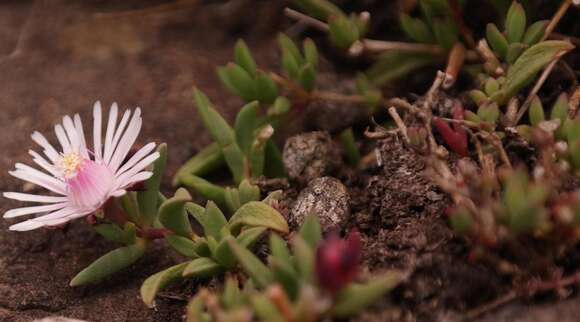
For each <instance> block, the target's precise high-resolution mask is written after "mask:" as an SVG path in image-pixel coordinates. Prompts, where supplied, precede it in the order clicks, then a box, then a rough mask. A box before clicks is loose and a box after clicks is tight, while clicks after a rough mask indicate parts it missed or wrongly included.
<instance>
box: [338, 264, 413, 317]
mask: <svg viewBox="0 0 580 322" xmlns="http://www.w3.org/2000/svg"><path fill="white" fill-rule="evenodd" d="M404 279H405V275H404V274H402V273H400V272H389V273H386V274H384V275H383V276H381V277H377V278H374V279H373V280H371V281H369V282H367V283H365V284H354V283H353V284H351V285H349V286H347V287H346V288H345V289H344V290H342V291H341V292H340V293H339V294H338V296H337V298H336V302H335V304H334V306H333V310H332V315H333V316H336V317H341V318H343V317H348V316H352V315H354V314H357V313H359V312H360V311H361V310H363V309H364V308H366V307H367V306H369V305H371V304H372V303H374V302H376V301H377V300H378V299H379V298H381V297H382V296H384V295H385V294H386V293H387V292H389V291H391V290H392V289H393V288H395V287H396V286H397V285H398V284H399V283H400V282H401V281H403V280H404Z"/></svg>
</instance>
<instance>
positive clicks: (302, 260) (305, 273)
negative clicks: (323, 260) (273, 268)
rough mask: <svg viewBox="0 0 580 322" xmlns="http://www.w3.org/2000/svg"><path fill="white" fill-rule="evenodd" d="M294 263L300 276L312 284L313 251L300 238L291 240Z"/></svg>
mask: <svg viewBox="0 0 580 322" xmlns="http://www.w3.org/2000/svg"><path fill="white" fill-rule="evenodd" d="M292 246H293V249H294V261H295V263H296V267H297V268H298V272H300V276H302V278H303V279H304V280H306V281H307V282H309V283H313V282H314V250H313V249H312V248H311V247H310V245H308V243H307V242H306V241H305V240H304V239H302V238H301V237H300V236H296V237H294V239H293V240H292Z"/></svg>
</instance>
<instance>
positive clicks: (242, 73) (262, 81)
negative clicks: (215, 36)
mask: <svg viewBox="0 0 580 322" xmlns="http://www.w3.org/2000/svg"><path fill="white" fill-rule="evenodd" d="M234 56H235V62H234V63H229V64H228V65H227V66H225V67H220V68H218V76H219V78H220V80H221V81H222V83H223V84H224V85H225V86H226V88H227V89H228V90H230V92H232V93H233V94H235V95H237V96H239V97H241V98H243V99H244V100H245V101H247V102H251V101H259V102H260V103H264V104H271V103H272V102H274V100H275V99H276V97H278V87H277V86H276V84H275V83H274V81H273V80H272V79H271V78H270V77H269V76H268V75H266V74H265V73H264V72H262V71H260V70H258V68H257V67H256V62H255V61H254V58H253V57H252V53H251V52H250V50H249V48H248V46H247V45H246V43H245V42H244V41H243V40H241V39H240V40H238V43H237V44H236V47H235V49H234Z"/></svg>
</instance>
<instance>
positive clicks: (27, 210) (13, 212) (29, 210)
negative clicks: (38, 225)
mask: <svg viewBox="0 0 580 322" xmlns="http://www.w3.org/2000/svg"><path fill="white" fill-rule="evenodd" d="M64 207H66V202H63V203H57V204H53V205H43V206H34V207H23V208H16V209H10V210H8V211H7V212H5V213H4V218H14V217H19V216H24V215H30V214H37V213H41V212H47V211H54V210H59V209H62V208H64Z"/></svg>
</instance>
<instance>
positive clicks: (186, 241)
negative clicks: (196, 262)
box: [165, 235, 200, 258]
mask: <svg viewBox="0 0 580 322" xmlns="http://www.w3.org/2000/svg"><path fill="white" fill-rule="evenodd" d="M165 240H166V241H167V243H168V244H169V246H171V247H172V248H173V249H175V250H176V251H177V252H178V253H180V254H181V255H183V256H185V257H189V258H198V257H200V255H199V254H198V253H197V252H196V251H195V250H196V248H198V247H199V246H198V245H197V244H196V243H195V242H194V241H193V240H191V238H186V237H182V236H178V235H168V236H165Z"/></svg>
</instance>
